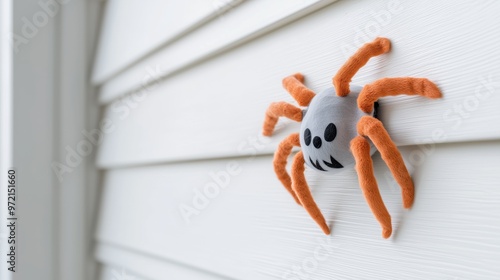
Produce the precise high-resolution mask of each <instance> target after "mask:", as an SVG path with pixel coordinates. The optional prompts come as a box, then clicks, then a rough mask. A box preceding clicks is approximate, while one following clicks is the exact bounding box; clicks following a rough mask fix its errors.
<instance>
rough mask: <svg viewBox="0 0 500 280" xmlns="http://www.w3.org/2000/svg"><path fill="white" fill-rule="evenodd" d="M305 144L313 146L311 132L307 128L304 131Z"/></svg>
mask: <svg viewBox="0 0 500 280" xmlns="http://www.w3.org/2000/svg"><path fill="white" fill-rule="evenodd" d="M304 142H305V143H306V146H309V144H311V131H310V130H309V128H306V130H305V131H304Z"/></svg>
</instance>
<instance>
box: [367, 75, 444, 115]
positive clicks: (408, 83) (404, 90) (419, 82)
mask: <svg viewBox="0 0 500 280" xmlns="http://www.w3.org/2000/svg"><path fill="white" fill-rule="evenodd" d="M399 94H408V95H422V96H425V97H428V98H439V97H441V92H440V91H439V89H438V87H437V86H436V85H435V84H434V83H433V82H431V81H429V80H428V79H425V78H412V77H402V78H383V79H380V80H378V81H375V82H373V83H371V84H368V85H366V86H364V87H363V89H362V90H361V93H360V94H359V97H358V107H359V108H360V109H361V110H363V111H364V112H366V113H370V112H371V111H372V110H373V103H374V102H375V101H377V99H379V98H380V97H384V96H393V95H399Z"/></svg>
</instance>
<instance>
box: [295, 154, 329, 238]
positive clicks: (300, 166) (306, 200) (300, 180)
mask: <svg viewBox="0 0 500 280" xmlns="http://www.w3.org/2000/svg"><path fill="white" fill-rule="evenodd" d="M304 163H305V162H304V156H303V155H302V151H300V152H298V153H297V154H296V155H295V157H294V158H293V163H292V189H293V190H294V191H295V194H296V195H297V197H298V198H299V200H300V203H301V204H302V206H303V207H304V209H306V211H307V213H309V216H311V218H312V219H313V220H314V221H315V222H316V223H317V224H318V225H319V227H320V228H321V229H322V230H323V232H324V233H325V234H327V235H328V234H330V229H329V228H328V225H327V224H326V221H325V218H324V217H323V214H321V211H320V210H319V208H318V205H316V202H315V201H314V198H313V196H312V194H311V191H310V190H309V186H308V185H307V182H306V178H305V176H304Z"/></svg>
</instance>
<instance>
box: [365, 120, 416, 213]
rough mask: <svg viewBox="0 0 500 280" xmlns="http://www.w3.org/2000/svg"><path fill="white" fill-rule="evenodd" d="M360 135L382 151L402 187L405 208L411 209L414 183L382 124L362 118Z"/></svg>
mask: <svg viewBox="0 0 500 280" xmlns="http://www.w3.org/2000/svg"><path fill="white" fill-rule="evenodd" d="M358 133H359V134H360V135H364V136H368V137H369V138H370V139H371V140H372V142H373V144H374V145H375V147H377V149H378V150H379V151H380V154H381V156H382V159H383V160H384V161H385V162H386V163H387V166H388V167H389V169H390V170H391V172H392V175H393V176H394V179H396V181H397V182H398V184H399V185H400V186H401V192H402V196H403V206H404V208H410V207H411V205H412V204H413V198H414V192H415V191H414V188H413V182H412V180H411V176H410V173H409V172H408V170H407V169H406V166H405V163H404V161H403V157H402V156H401V153H400V152H399V150H398V148H397V147H396V145H395V144H394V142H392V139H391V137H390V136H389V133H387V130H385V128H384V125H383V124H382V122H381V121H379V120H377V119H376V118H374V117H369V116H365V117H362V118H361V120H360V121H359V122H358Z"/></svg>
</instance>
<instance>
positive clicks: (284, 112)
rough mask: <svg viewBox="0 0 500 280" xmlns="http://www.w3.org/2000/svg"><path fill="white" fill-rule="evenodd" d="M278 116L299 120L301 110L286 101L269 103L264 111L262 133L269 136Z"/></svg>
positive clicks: (300, 118)
mask: <svg viewBox="0 0 500 280" xmlns="http://www.w3.org/2000/svg"><path fill="white" fill-rule="evenodd" d="M279 117H287V118H289V119H292V120H294V121H298V122H300V121H301V120H302V110H301V109H300V108H297V107H295V106H293V105H292V104H289V103H286V102H275V103H271V105H269V108H267V111H266V118H265V120H264V127H263V131H262V134H264V135H265V136H271V135H272V134H273V131H274V127H275V126H276V123H277V122H278V118H279Z"/></svg>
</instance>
